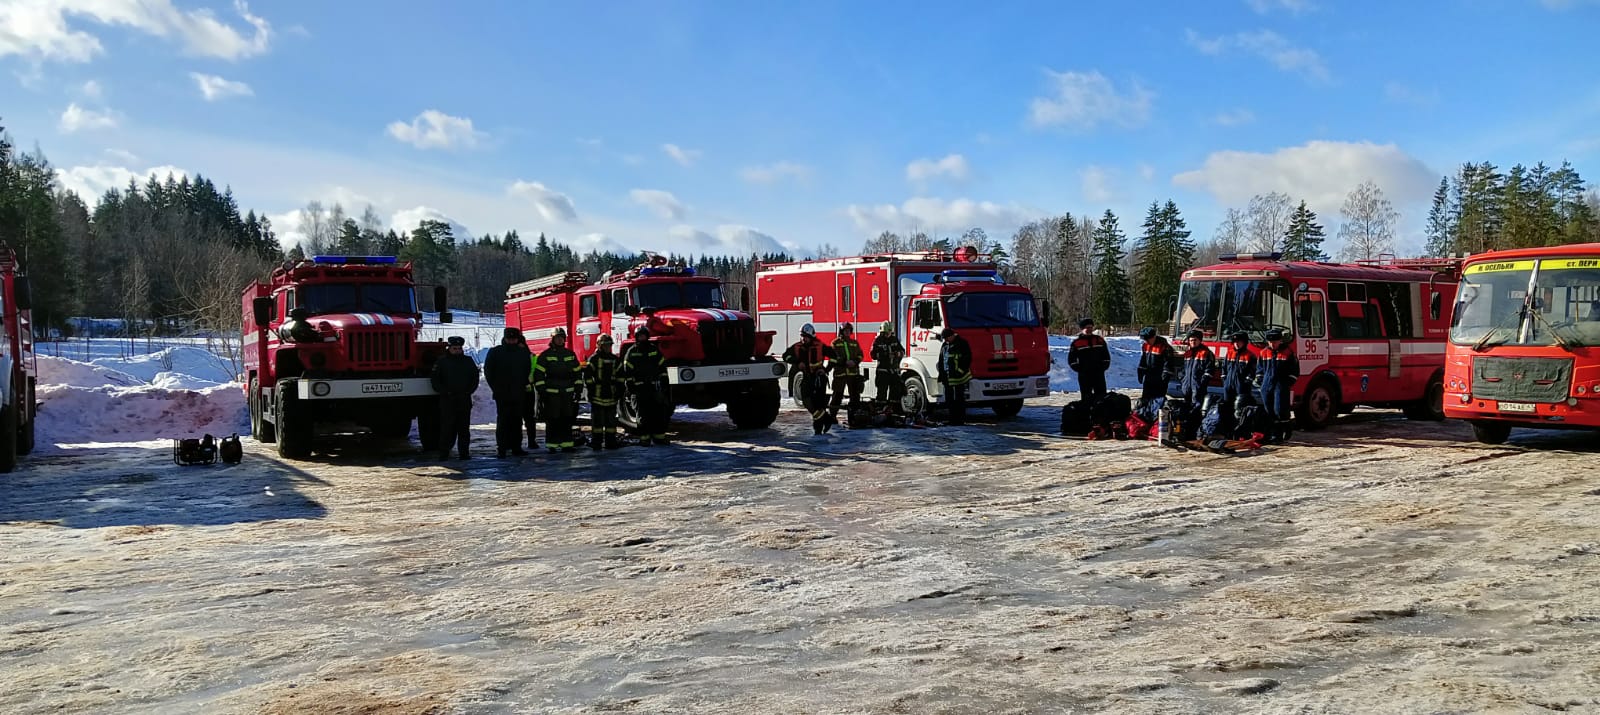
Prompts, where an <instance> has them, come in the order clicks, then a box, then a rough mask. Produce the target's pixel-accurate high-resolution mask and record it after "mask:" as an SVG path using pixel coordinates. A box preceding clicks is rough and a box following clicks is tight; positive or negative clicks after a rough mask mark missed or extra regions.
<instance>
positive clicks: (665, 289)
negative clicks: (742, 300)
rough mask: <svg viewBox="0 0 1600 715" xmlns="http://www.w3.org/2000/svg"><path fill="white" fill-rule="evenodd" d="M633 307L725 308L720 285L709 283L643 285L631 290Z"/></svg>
mask: <svg viewBox="0 0 1600 715" xmlns="http://www.w3.org/2000/svg"><path fill="white" fill-rule="evenodd" d="M633 302H634V305H637V306H639V308H640V309H644V308H655V309H657V310H661V309H664V308H726V307H727V306H726V305H723V302H722V284H720V283H712V282H709V281H697V282H689V283H674V282H663V283H643V284H640V285H639V286H638V287H635V288H634V289H633Z"/></svg>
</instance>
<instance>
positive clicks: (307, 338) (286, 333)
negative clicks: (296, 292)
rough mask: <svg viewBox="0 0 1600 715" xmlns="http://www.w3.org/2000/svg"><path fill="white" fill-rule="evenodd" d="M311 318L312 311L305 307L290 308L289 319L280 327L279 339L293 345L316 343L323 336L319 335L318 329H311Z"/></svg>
mask: <svg viewBox="0 0 1600 715" xmlns="http://www.w3.org/2000/svg"><path fill="white" fill-rule="evenodd" d="M310 317H311V311H309V310H306V309H305V308H304V307H301V308H290V309H289V319H288V320H285V321H283V324H282V325H279V326H278V339H279V340H285V341H288V342H291V343H312V342H316V341H317V339H318V338H320V337H321V336H319V335H317V329H316V328H313V327H311V322H310V321H309V320H307V319H308V318H310Z"/></svg>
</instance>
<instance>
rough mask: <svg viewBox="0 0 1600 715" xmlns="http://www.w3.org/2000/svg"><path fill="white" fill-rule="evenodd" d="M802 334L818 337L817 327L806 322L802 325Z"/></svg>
mask: <svg viewBox="0 0 1600 715" xmlns="http://www.w3.org/2000/svg"><path fill="white" fill-rule="evenodd" d="M800 334H801V335H810V336H811V337H813V338H814V337H817V329H816V328H814V327H811V324H810V323H806V324H805V325H802V326H800Z"/></svg>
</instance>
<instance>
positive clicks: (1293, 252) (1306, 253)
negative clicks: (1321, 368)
mask: <svg viewBox="0 0 1600 715" xmlns="http://www.w3.org/2000/svg"><path fill="white" fill-rule="evenodd" d="M1324 238H1327V234H1325V233H1323V231H1322V225H1321V224H1318V223H1317V214H1316V212H1314V211H1312V210H1311V209H1310V208H1309V207H1307V206H1306V202H1304V201H1301V202H1300V206H1299V207H1297V208H1296V209H1295V210H1294V213H1293V214H1290V215H1289V229H1288V230H1287V231H1285V232H1284V234H1283V260H1285V261H1326V260H1328V257H1327V255H1325V254H1323V252H1322V240H1323V239H1324Z"/></svg>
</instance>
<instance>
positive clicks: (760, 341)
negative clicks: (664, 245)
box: [506, 256, 785, 429]
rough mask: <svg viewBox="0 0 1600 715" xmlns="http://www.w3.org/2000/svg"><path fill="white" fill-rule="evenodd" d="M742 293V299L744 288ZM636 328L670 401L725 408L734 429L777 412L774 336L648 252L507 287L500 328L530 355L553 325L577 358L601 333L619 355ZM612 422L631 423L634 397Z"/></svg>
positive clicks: (709, 283) (716, 289) (709, 284)
mask: <svg viewBox="0 0 1600 715" xmlns="http://www.w3.org/2000/svg"><path fill="white" fill-rule="evenodd" d="M742 295H744V302H745V304H746V305H748V303H749V289H748V288H746V289H744V291H743V293H742ZM641 325H643V326H646V327H648V328H649V330H650V340H651V341H652V342H654V343H655V344H656V345H657V347H659V348H660V350H661V354H662V356H663V357H664V358H665V360H666V364H667V385H668V390H669V393H670V399H669V401H668V403H669V404H670V405H673V406H676V405H687V406H689V407H691V408H694V409H711V408H714V407H716V406H718V405H727V409H728V417H729V419H731V420H732V421H733V423H734V425H735V426H736V427H738V428H740V429H762V428H765V427H767V426H769V425H771V424H772V422H773V421H774V420H776V419H777V418H778V409H779V406H780V403H781V401H782V395H781V394H780V389H779V384H778V382H779V380H781V379H782V378H783V376H784V372H785V365H784V364H783V363H781V362H778V361H777V360H775V359H773V358H772V357H770V356H768V353H770V352H771V349H772V333H771V332H770V331H768V332H763V331H758V330H756V325H755V319H754V318H752V317H751V316H750V314H749V313H746V312H744V311H742V310H736V309H734V307H733V306H732V304H731V303H730V302H729V300H728V298H727V296H726V295H725V294H724V286H723V283H722V281H720V280H718V279H716V278H712V277H709V276H700V275H695V271H694V268H692V267H689V266H686V265H683V264H682V263H681V262H677V263H674V262H669V261H667V259H666V258H665V257H663V256H652V257H651V258H650V260H648V261H647V262H645V263H644V264H641V265H639V266H635V267H633V268H630V269H628V270H625V271H620V272H610V271H608V272H607V273H606V274H604V275H602V276H601V277H600V280H598V281H596V282H593V283H590V281H589V276H588V274H586V273H583V272H581V271H566V272H562V273H555V274H552V275H548V276H545V277H543V278H536V279H534V280H530V281H524V282H522V283H518V284H516V285H513V286H511V287H510V288H509V289H508V290H507V291H506V326H507V327H513V328H518V329H520V330H521V331H522V335H523V338H524V339H526V340H527V342H528V347H529V348H531V349H532V350H533V351H534V353H535V354H537V353H539V352H540V351H541V350H543V349H544V348H545V347H546V346H548V345H549V344H550V335H551V333H553V332H555V329H556V328H563V329H565V330H566V333H567V335H568V338H569V339H568V341H567V345H568V347H569V348H571V349H572V350H573V351H574V352H576V353H577V355H578V359H579V360H587V359H588V357H589V355H591V354H593V353H594V350H595V346H596V342H597V341H598V340H599V338H600V336H601V335H610V336H611V339H612V340H613V341H614V343H615V345H616V348H617V353H618V354H623V353H625V352H626V351H627V349H628V348H629V347H630V346H632V345H633V342H634V337H633V336H634V332H635V330H636V329H637V328H638V327H639V326H641ZM617 418H618V422H620V423H622V425H623V426H625V427H628V428H630V429H632V428H636V427H637V426H638V424H639V408H638V402H637V400H636V399H635V398H634V397H633V396H631V395H629V396H627V397H625V398H624V399H623V400H622V401H621V402H620V403H619V405H618V410H617Z"/></svg>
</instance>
